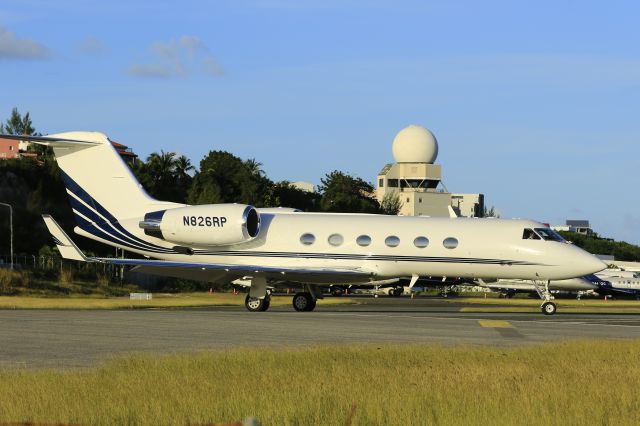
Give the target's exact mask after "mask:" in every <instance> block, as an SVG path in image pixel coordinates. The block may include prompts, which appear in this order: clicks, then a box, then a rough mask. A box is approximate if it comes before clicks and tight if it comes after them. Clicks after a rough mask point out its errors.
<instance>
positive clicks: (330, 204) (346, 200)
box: [319, 170, 381, 213]
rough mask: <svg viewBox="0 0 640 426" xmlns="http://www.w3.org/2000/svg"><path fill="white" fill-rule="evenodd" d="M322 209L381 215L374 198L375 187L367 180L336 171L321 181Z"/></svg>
mask: <svg viewBox="0 0 640 426" xmlns="http://www.w3.org/2000/svg"><path fill="white" fill-rule="evenodd" d="M321 182H322V184H321V185H320V187H319V192H320V193H321V194H322V198H321V200H320V208H321V209H322V210H323V211H327V212H342V213H380V211H381V210H380V205H379V204H378V202H377V201H376V200H375V199H374V198H373V185H371V184H370V183H369V182H366V181H365V180H363V179H361V178H358V177H353V176H351V175H349V174H346V173H343V172H340V171H337V170H334V171H333V172H331V173H329V174H327V175H326V176H325V177H324V178H323V179H321Z"/></svg>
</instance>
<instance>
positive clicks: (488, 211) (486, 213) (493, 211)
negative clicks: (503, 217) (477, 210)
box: [482, 206, 500, 217]
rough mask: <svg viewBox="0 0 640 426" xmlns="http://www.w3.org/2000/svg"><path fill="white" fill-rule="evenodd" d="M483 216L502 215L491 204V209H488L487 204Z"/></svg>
mask: <svg viewBox="0 0 640 426" xmlns="http://www.w3.org/2000/svg"><path fill="white" fill-rule="evenodd" d="M482 217H500V213H498V210H497V209H496V208H495V206H491V207H490V208H489V209H487V206H484V209H483V211H482Z"/></svg>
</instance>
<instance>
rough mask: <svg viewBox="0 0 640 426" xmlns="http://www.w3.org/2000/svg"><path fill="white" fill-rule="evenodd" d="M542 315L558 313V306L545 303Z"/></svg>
mask: <svg viewBox="0 0 640 426" xmlns="http://www.w3.org/2000/svg"><path fill="white" fill-rule="evenodd" d="M542 313H543V314H545V315H553V314H555V313H556V304H555V303H553V302H544V303H543V304H542Z"/></svg>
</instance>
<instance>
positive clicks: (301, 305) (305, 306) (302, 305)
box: [293, 292, 316, 312]
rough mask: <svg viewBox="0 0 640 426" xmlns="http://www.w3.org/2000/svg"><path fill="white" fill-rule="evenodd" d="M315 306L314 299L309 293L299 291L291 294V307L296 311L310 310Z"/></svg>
mask: <svg viewBox="0 0 640 426" xmlns="http://www.w3.org/2000/svg"><path fill="white" fill-rule="evenodd" d="M315 307H316V300H315V299H314V298H313V297H312V296H311V293H307V292H300V293H296V294H295V295H294V296H293V309H295V310H296V311H298V312H310V311H313V310H314V309H315Z"/></svg>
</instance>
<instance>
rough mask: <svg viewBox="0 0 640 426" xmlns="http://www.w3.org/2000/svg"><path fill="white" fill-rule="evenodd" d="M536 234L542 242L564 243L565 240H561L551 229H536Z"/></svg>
mask: <svg viewBox="0 0 640 426" xmlns="http://www.w3.org/2000/svg"><path fill="white" fill-rule="evenodd" d="M535 231H536V233H537V234H538V235H540V236H541V237H542V239H543V240H546V241H557V242H559V243H564V242H565V239H564V238H562V236H561V235H560V234H558V233H557V232H556V231H554V230H553V229H551V228H536V229H535Z"/></svg>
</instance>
